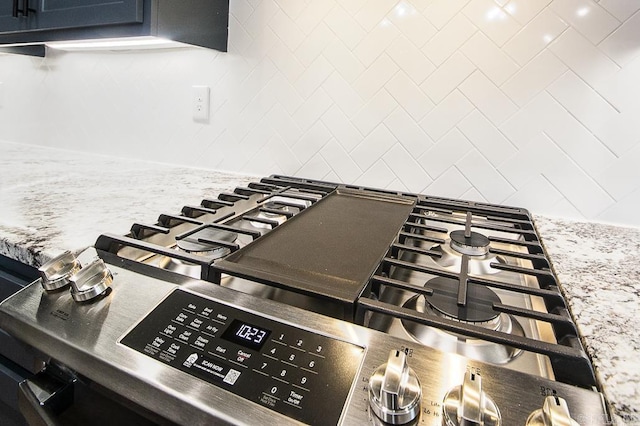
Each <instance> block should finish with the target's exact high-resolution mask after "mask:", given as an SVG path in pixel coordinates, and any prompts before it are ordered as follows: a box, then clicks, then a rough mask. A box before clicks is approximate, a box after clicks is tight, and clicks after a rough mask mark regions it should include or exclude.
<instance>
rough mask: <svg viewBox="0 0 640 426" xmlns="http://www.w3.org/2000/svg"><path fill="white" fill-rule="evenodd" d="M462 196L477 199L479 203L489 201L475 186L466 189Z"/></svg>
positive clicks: (472, 199)
mask: <svg viewBox="0 0 640 426" xmlns="http://www.w3.org/2000/svg"><path fill="white" fill-rule="evenodd" d="M460 198H462V199H463V200H468V201H475V202H477V203H488V202H489V201H488V200H487V199H486V198H484V197H483V196H482V194H481V193H480V192H478V190H477V189H475V188H471V189H470V190H468V191H466V192H465V193H464V194H462V197H460Z"/></svg>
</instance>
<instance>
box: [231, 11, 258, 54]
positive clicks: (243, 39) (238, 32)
mask: <svg viewBox="0 0 640 426" xmlns="http://www.w3.org/2000/svg"><path fill="white" fill-rule="evenodd" d="M252 41H253V38H252V37H251V36H250V35H249V33H247V32H246V31H245V29H244V26H243V25H242V24H240V23H239V22H238V20H237V19H236V18H235V17H234V16H229V52H233V53H242V52H244V51H245V50H246V49H247V47H249V45H250V44H251V42H252Z"/></svg>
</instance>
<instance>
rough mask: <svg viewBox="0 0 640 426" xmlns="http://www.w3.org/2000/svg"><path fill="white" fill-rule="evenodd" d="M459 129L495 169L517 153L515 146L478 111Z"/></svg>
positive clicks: (468, 117)
mask: <svg viewBox="0 0 640 426" xmlns="http://www.w3.org/2000/svg"><path fill="white" fill-rule="evenodd" d="M458 129H460V131H461V132H462V133H463V134H464V135H465V136H466V137H467V139H469V140H470V141H471V143H472V144H473V145H474V146H475V147H476V148H477V149H478V150H479V151H480V153H482V155H483V156H484V157H485V158H487V159H488V160H489V161H490V162H491V164H493V166H494V167H497V166H498V165H500V164H501V163H503V162H504V161H505V160H507V159H508V158H510V157H512V156H513V155H514V154H515V153H516V148H515V146H514V145H513V144H512V143H511V142H509V140H508V139H507V138H506V137H505V136H504V135H503V134H502V133H500V131H499V130H498V129H497V128H496V127H495V126H494V125H493V124H492V123H491V122H490V121H489V120H487V118H486V117H484V116H483V115H482V114H481V113H480V111H478V110H475V111H473V112H471V114H469V115H468V116H467V117H466V118H465V119H464V120H462V121H461V122H460V124H458Z"/></svg>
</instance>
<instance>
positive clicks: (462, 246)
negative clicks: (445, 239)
mask: <svg viewBox="0 0 640 426" xmlns="http://www.w3.org/2000/svg"><path fill="white" fill-rule="evenodd" d="M469 235H470V236H469V237H466V236H465V235H464V231H461V230H458V231H453V232H451V234H449V237H451V248H452V249H454V250H455V251H457V252H460V253H462V254H468V255H470V256H483V255H485V254H487V253H489V238H487V237H486V236H484V235H482V234H480V233H479V232H473V231H472V232H470V234H469Z"/></svg>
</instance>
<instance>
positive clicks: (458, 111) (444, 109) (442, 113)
mask: <svg viewBox="0 0 640 426" xmlns="http://www.w3.org/2000/svg"><path fill="white" fill-rule="evenodd" d="M472 110H473V105H472V104H471V102H469V101H468V100H467V98H466V97H465V96H464V95H463V94H462V93H460V92H459V91H458V90H454V91H453V92H452V93H451V94H450V95H449V96H447V97H446V98H445V99H444V100H443V101H442V102H440V103H439V104H438V105H436V107H435V108H434V109H433V110H432V111H431V112H430V113H429V114H427V116H426V117H425V118H424V119H423V120H422V121H420V127H422V129H423V130H424V131H425V132H427V134H428V135H429V136H430V137H431V139H433V140H436V141H437V140H438V139H440V138H441V137H442V136H444V135H445V134H446V133H447V132H448V131H449V130H451V129H452V128H453V127H454V126H455V125H456V124H458V122H459V121H460V120H462V119H463V118H464V117H465V116H466V115H467V114H469V113H470V112H471V111H472Z"/></svg>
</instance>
